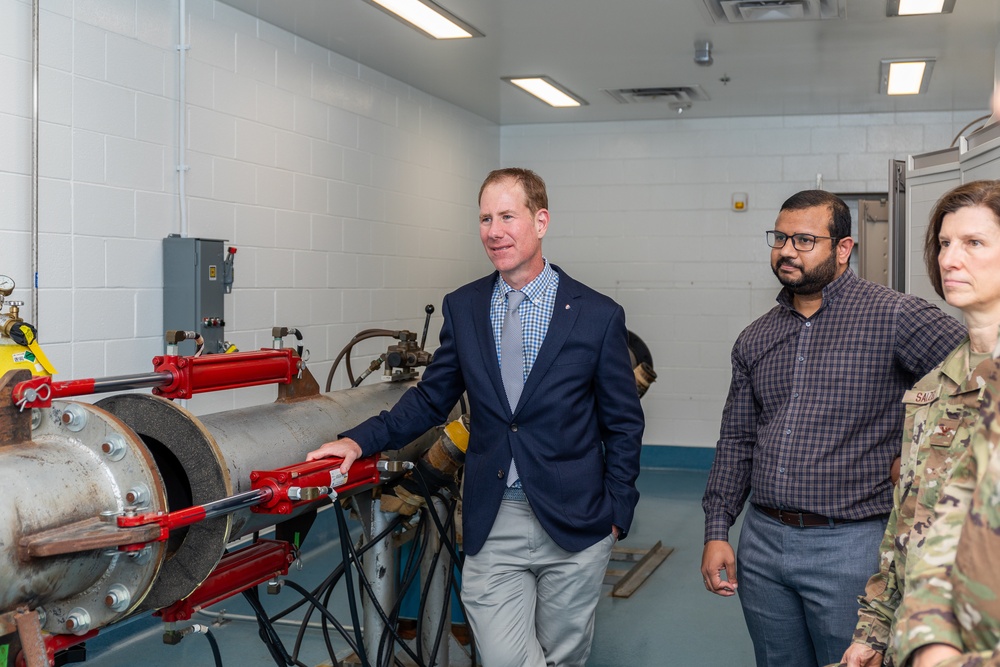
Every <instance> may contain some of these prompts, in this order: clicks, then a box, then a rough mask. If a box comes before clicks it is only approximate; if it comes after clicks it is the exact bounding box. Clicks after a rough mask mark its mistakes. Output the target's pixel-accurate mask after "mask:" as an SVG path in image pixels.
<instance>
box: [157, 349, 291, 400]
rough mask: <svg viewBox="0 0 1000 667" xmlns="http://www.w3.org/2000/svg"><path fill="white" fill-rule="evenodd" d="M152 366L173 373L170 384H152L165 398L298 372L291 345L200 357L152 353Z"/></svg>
mask: <svg viewBox="0 0 1000 667" xmlns="http://www.w3.org/2000/svg"><path fill="white" fill-rule="evenodd" d="M153 370H154V371H155V372H157V373H163V372H168V373H170V374H171V375H172V376H173V381H172V382H170V383H169V384H164V385H160V386H158V387H154V388H153V393H154V394H156V395H157V396H163V397H164V398H191V397H192V396H193V395H194V394H200V393H203V392H206V391H222V390H223V389H238V388H240V387H254V386H256V385H261V384H271V383H274V382H277V383H281V384H291V382H292V380H293V379H294V378H295V376H296V375H297V374H298V372H299V359H298V357H296V356H295V351H294V350H292V349H290V348H289V349H282V350H268V349H264V350H258V351H256V352H233V353H232V354H208V355H205V356H202V357H178V356H175V355H164V356H160V357H153Z"/></svg>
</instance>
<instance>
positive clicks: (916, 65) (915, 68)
mask: <svg viewBox="0 0 1000 667" xmlns="http://www.w3.org/2000/svg"><path fill="white" fill-rule="evenodd" d="M933 69H934V59H933V58H906V59H899V60H883V61H882V66H881V69H880V72H879V92H880V93H883V94H885V95H920V94H922V93H926V92H927V86H928V84H929V82H930V79H931V71H932V70H933Z"/></svg>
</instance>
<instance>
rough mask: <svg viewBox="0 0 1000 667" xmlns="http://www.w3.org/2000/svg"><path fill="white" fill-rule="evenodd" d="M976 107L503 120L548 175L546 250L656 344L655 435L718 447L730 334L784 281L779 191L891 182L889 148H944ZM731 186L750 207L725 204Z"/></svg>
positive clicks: (895, 151) (898, 154) (508, 135)
mask: <svg viewBox="0 0 1000 667" xmlns="http://www.w3.org/2000/svg"><path fill="white" fill-rule="evenodd" d="M979 115H980V112H978V111H970V112H954V113H950V112H949V113H919V114H918V113H912V114H907V113H899V114H875V115H845V116H836V115H825V116H788V117H763V118H720V119H693V120H665V121H643V122H632V123H624V122H622V123H574V124H551V125H523V126H507V127H504V128H502V129H501V158H502V162H503V163H504V164H509V165H522V166H526V167H530V168H532V169H535V170H536V171H538V172H539V174H541V176H542V177H543V178H544V179H545V180H546V182H547V184H548V186H549V204H550V210H551V213H552V222H551V224H550V226H549V231H548V234H547V236H546V238H545V253H546V255H547V256H548V257H549V258H550V259H551V260H552V261H553V262H555V263H556V264H559V265H560V266H562V267H563V268H564V269H565V270H566V271H567V272H568V273H570V275H572V276H573V277H575V278H577V279H580V280H582V281H584V282H585V283H588V284H589V285H591V286H592V287H595V288H596V289H598V290H600V291H602V292H604V293H606V294H608V295H610V296H612V297H614V298H616V299H617V300H618V301H619V302H620V303H622V304H623V306H624V307H625V309H626V314H627V318H628V324H629V327H630V328H631V329H632V330H633V331H634V332H635V333H636V334H638V335H639V336H640V337H641V338H642V339H643V340H644V341H645V342H646V344H647V345H648V346H649V348H650V351H651V353H652V355H653V359H654V362H655V366H656V371H657V373H658V375H659V378H658V380H657V382H656V383H655V384H653V386H652V388H651V389H650V390H649V393H648V394H647V395H646V397H645V398H644V399H643V407H644V409H645V413H646V436H645V442H646V443H647V444H658V445H682V446H696V447H711V446H713V445H714V444H715V441H716V440H717V438H718V433H719V421H720V417H721V414H722V407H723V404H724V403H725V398H726V394H727V392H728V388H729V378H730V365H729V354H730V349H731V347H732V344H733V342H734V340H735V339H736V336H737V335H738V334H739V332H740V331H741V330H742V329H743V328H744V327H745V326H746V325H747V324H749V323H750V322H751V321H753V320H754V319H755V318H756V317H758V316H760V315H761V314H763V313H764V312H766V311H767V310H768V309H770V308H771V307H772V306H773V305H774V297H775V295H776V294H777V292H778V282H777V280H776V279H775V278H774V275H773V274H772V273H771V271H770V268H769V267H768V261H769V251H768V248H767V246H766V244H765V243H764V231H766V230H768V229H770V228H771V227H772V226H773V223H774V218H775V216H776V214H777V210H778V208H779V207H780V205H781V202H782V201H784V200H785V199H786V198H787V197H788V196H789V195H791V194H793V193H795V192H797V191H799V190H804V189H808V188H812V187H814V186H815V182H816V175H817V174H822V175H823V187H824V188H825V189H827V190H830V191H833V192H838V191H839V192H872V193H878V192H882V193H884V192H885V191H886V189H887V178H888V160H889V159H891V158H896V159H903V158H905V156H906V155H908V154H912V153H921V152H924V151H929V150H936V149H939V148H943V147H944V146H947V145H948V144H949V143H950V142H951V140H952V138H953V137H954V135H955V134H956V133H957V132H958V131H959V130H961V129H962V128H963V127H964V126H965V124H966V123H968V122H969V121H971V120H972V119H973V118H976V117H978V116H979ZM945 137H946V139H945ZM734 192H746V193H748V195H749V205H750V208H749V210H748V211H747V212H744V213H735V212H731V211H730V198H731V195H732V193H734Z"/></svg>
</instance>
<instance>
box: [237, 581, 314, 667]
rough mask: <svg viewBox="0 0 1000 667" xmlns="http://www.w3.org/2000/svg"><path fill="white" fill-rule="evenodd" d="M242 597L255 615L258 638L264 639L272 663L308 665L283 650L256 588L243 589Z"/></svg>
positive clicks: (299, 666)
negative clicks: (272, 660)
mask: <svg viewBox="0 0 1000 667" xmlns="http://www.w3.org/2000/svg"><path fill="white" fill-rule="evenodd" d="M243 597H244V598H245V599H246V601H247V603H248V604H249V605H250V608H251V609H253V612H254V614H256V616H257V625H258V627H259V630H260V631H259V635H260V638H261V639H262V640H263V641H264V645H265V646H266V647H267V650H268V652H269V653H270V654H271V657H272V658H273V659H274V663H275V664H276V665H278V667H285V666H286V665H296V667H308V666H307V665H305V664H303V663H301V662H299V661H298V660H295V659H293V658H292V656H290V655H288V651H286V650H285V646H284V644H282V643H281V637H279V636H278V633H277V632H276V631H275V629H274V625H273V624H272V623H271V621H270V619H268V617H267V613H266V612H265V611H264V607H263V606H261V604H260V596H259V595H258V593H257V589H256V588H249V589H247V590H245V591H243Z"/></svg>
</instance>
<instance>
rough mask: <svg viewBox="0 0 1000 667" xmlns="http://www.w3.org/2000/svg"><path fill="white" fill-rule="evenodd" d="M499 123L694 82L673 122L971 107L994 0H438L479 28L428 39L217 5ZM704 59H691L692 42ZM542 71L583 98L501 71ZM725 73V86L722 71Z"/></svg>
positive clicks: (629, 114)
mask: <svg viewBox="0 0 1000 667" xmlns="http://www.w3.org/2000/svg"><path fill="white" fill-rule="evenodd" d="M223 1H224V2H225V3H226V4H228V5H231V6H233V7H236V8H238V9H241V10H243V11H246V12H248V13H250V14H253V15H255V16H258V17H260V18H261V19H263V20H265V21H267V22H269V23H272V24H274V25H277V26H279V27H281V28H284V29H286V30H289V31H290V32H293V33H295V34H297V35H299V36H301V37H303V38H305V39H308V40H309V41H312V42H315V43H317V44H320V45H322V46H325V47H327V48H329V49H331V50H332V51H335V52H337V53H340V54H342V55H344V56H347V57H349V58H352V59H354V60H356V61H358V62H360V63H362V64H364V65H366V66H368V67H371V68H372V69H375V70H377V71H379V72H382V73H384V74H388V75H389V76H391V77H393V78H395V79H399V80H400V81H403V82H405V83H408V84H410V85H412V86H414V87H415V88H418V89H420V90H423V91H425V92H427V93H430V94H431V95H434V96H435V97H439V98H441V99H444V100H447V101H449V102H452V103H454V104H456V105H458V106H460V107H463V108H465V109H468V110H469V111H472V112H474V113H476V114H478V115H480V116H482V117H484V118H487V119H489V120H492V121H495V122H497V123H500V124H503V125H508V124H519V123H546V122H570V121H598V120H600V121H603V120H639V119H654V118H670V117H677V113H676V112H675V111H674V110H672V109H670V108H669V107H668V105H667V104H666V103H641V104H630V105H625V104H620V103H618V102H616V101H615V100H614V99H612V98H611V97H610V96H609V95H608V94H607V93H605V92H602V91H603V90H604V89H616V88H633V87H635V88H640V87H641V88H646V87H654V86H701V87H702V88H703V89H704V90H705V92H707V94H708V96H709V98H710V99H709V100H707V101H702V102H695V103H694V104H693V106H692V108H691V109H690V110H688V111H685V112H684V115H683V117H685V118H687V117H695V118H698V117H716V116H756V115H786V114H787V115H795V114H817V113H872V112H885V111H950V110H963V111H965V110H976V109H982V110H983V113H986V109H987V107H988V101H989V95H990V93H991V91H992V88H993V80H994V69H995V68H994V63H995V60H996V53H997V45H998V42H1000V1H998V0H957V1H956V3H955V9H954V12H953V13H951V14H944V15H938V16H913V17H897V18H887V17H886V16H885V0H845V12H844V18H843V19H833V20H825V21H807V22H784V21H783V22H767V23H752V24H743V25H715V24H713V23H712V20H711V18H710V14H709V13H708V11H707V10H706V9H705V6H704V3H703V0H438V4H440V5H442V6H443V7H445V8H447V9H448V10H449V11H451V12H452V13H453V14H455V15H456V16H458V17H460V18H462V19H463V20H464V21H466V22H467V23H469V24H471V25H473V26H475V27H476V28H477V29H479V30H480V31H481V32H483V33H484V34H485V35H486V36H485V37H482V38H477V39H467V40H455V41H435V40H432V39H429V38H427V37H425V36H424V35H423V34H421V33H419V32H417V31H416V30H413V29H412V28H409V27H407V26H406V25H404V24H402V23H400V22H399V21H397V20H395V19H393V18H391V17H390V16H389V15H387V14H386V13H384V12H382V11H380V10H379V9H377V8H375V7H373V6H372V5H369V4H366V3H365V2H362V0H223ZM697 38H707V39H710V40H711V41H712V43H713V56H714V59H715V63H714V64H713V65H711V66H709V67H701V66H698V65H696V64H695V63H694V41H695V39H697ZM923 56H931V57H935V58H937V63H936V64H935V66H934V71H933V74H932V78H931V81H930V88H929V90H928V92H927V93H926V94H924V95H917V96H907V97H892V98H890V97H887V96H884V95H879V93H878V79H879V61H880V60H881V59H883V58H909V57H923ZM537 74H546V75H548V76H551V77H553V78H554V79H556V80H557V81H559V82H560V83H562V84H563V85H565V86H566V87H567V88H569V89H570V90H572V91H573V92H575V93H576V94H578V95H580V96H581V97H583V98H584V99H586V100H587V101H588V102H589V105H588V106H585V107H581V108H578V109H551V108H549V107H547V106H546V105H544V104H542V103H541V102H538V101H537V100H535V99H534V98H531V97H529V96H528V95H526V94H525V93H523V92H521V91H520V90H518V89H516V88H514V87H513V86H511V85H510V84H508V83H505V82H504V81H502V80H501V77H504V76H520V75H537ZM723 76H728V78H729V79H730V80H729V82H728V83H727V84H725V85H724V84H723V83H722V82H721V81H720V79H721V78H723Z"/></svg>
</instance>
